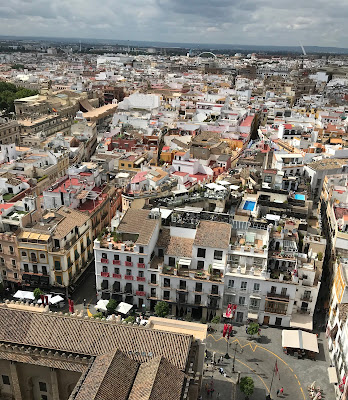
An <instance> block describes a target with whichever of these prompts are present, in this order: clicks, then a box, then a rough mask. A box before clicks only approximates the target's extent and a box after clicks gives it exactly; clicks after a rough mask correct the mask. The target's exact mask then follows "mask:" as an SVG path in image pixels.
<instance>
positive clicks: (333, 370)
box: [327, 367, 338, 383]
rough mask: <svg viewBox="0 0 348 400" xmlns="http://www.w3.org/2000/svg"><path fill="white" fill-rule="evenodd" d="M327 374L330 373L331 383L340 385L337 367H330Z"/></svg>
mask: <svg viewBox="0 0 348 400" xmlns="http://www.w3.org/2000/svg"><path fill="white" fill-rule="evenodd" d="M327 372H328V373H329V381H330V383H338V380H337V372H336V368H335V367H329V368H328V369H327Z"/></svg>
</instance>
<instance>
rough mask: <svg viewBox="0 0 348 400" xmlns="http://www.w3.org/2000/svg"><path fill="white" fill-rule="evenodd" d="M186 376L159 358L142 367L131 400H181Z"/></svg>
mask: <svg viewBox="0 0 348 400" xmlns="http://www.w3.org/2000/svg"><path fill="white" fill-rule="evenodd" d="M184 380H185V374H184V373H183V372H181V371H179V370H178V369H177V368H175V367H174V366H173V365H172V364H171V363H170V362H169V361H168V360H166V359H165V358H163V357H158V358H157V359H154V360H152V361H149V362H147V363H144V364H142V365H141V366H140V368H139V372H138V374H137V376H136V378H135V381H134V385H133V388H132V391H131V393H130V395H129V400H163V399H165V400H179V399H181V393H182V388H183V384H184Z"/></svg>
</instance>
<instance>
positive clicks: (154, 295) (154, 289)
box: [151, 288, 157, 298]
mask: <svg viewBox="0 0 348 400" xmlns="http://www.w3.org/2000/svg"><path fill="white" fill-rule="evenodd" d="M151 297H154V298H156V297H157V293H156V288H151Z"/></svg>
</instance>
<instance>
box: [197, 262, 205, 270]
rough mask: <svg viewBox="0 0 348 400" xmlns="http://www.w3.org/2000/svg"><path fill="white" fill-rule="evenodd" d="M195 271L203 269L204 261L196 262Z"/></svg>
mask: <svg viewBox="0 0 348 400" xmlns="http://www.w3.org/2000/svg"><path fill="white" fill-rule="evenodd" d="M197 269H204V261H203V260H199V261H197Z"/></svg>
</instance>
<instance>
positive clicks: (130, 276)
mask: <svg viewBox="0 0 348 400" xmlns="http://www.w3.org/2000/svg"><path fill="white" fill-rule="evenodd" d="M124 279H126V280H127V281H132V280H133V279H134V276H133V275H125V276H124Z"/></svg>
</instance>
